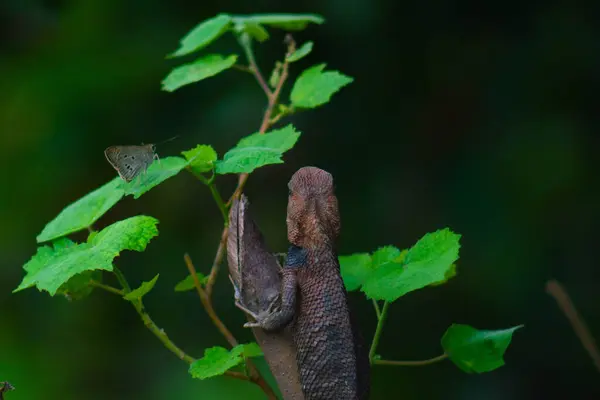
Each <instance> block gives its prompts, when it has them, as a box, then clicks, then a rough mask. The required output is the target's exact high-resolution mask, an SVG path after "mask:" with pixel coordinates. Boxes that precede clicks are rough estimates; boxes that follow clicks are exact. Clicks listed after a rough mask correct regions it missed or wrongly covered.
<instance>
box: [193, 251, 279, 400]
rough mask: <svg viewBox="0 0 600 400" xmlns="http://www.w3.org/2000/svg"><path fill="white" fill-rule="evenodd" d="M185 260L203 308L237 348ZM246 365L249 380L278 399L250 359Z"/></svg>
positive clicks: (269, 396) (194, 271)
mask: <svg viewBox="0 0 600 400" xmlns="http://www.w3.org/2000/svg"><path fill="white" fill-rule="evenodd" d="M183 260H184V261H185V265H186V267H187V269H188V272H189V273H190V275H191V276H192V280H193V281H194V286H195V287H196V291H197V292H198V297H200V301H201V302H202V306H203V307H204V309H205V310H206V313H207V314H208V316H209V317H210V319H211V320H212V322H213V324H215V326H216V327H217V329H218V330H219V331H220V332H221V334H222V335H223V336H224V337H225V339H227V342H229V344H230V345H231V347H235V346H237V345H238V342H237V340H236V339H235V337H234V336H233V335H232V334H231V332H230V331H229V329H227V327H226V326H225V324H224V323H223V321H221V319H220V318H219V317H218V316H217V313H216V312H215V310H214V308H213V306H212V301H211V298H210V297H209V296H208V293H207V292H206V291H205V290H204V289H203V288H202V285H201V284H200V280H199V279H198V274H197V273H196V268H195V267H194V263H193V262H192V259H191V258H190V256H189V255H188V254H187V253H186V254H184V256H183ZM246 365H247V366H248V368H249V369H250V378H249V379H250V380H251V381H252V382H254V383H256V384H257V385H258V386H260V388H261V389H262V390H263V391H264V392H265V394H266V395H267V397H268V398H269V399H277V396H275V393H274V392H273V389H271V387H270V386H269V384H268V383H267V382H266V381H265V380H264V378H263V377H262V376H261V375H260V373H259V372H258V370H257V369H256V367H255V366H254V364H252V361H250V359H246ZM241 375H242V376H245V375H243V374H241Z"/></svg>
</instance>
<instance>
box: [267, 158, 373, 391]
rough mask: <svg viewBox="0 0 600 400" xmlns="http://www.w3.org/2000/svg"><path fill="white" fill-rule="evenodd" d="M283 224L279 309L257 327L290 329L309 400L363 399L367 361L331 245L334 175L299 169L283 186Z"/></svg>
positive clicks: (335, 217)
mask: <svg viewBox="0 0 600 400" xmlns="http://www.w3.org/2000/svg"><path fill="white" fill-rule="evenodd" d="M288 186H289V189H290V196H289V201H288V212H287V226H288V240H289V241H290V243H291V244H292V246H291V248H290V252H289V253H288V258H287V261H286V265H285V268H284V270H283V283H282V297H281V309H280V310H279V311H276V312H274V313H272V314H270V315H269V316H267V317H265V318H261V319H260V320H259V321H257V323H258V324H259V325H260V326H261V327H263V328H264V329H266V330H277V329H280V328H282V327H284V326H286V325H287V324H288V323H290V322H291V321H292V320H293V319H294V317H295V321H294V325H293V328H292V331H293V337H294V342H295V344H296V350H297V363H298V368H299V370H300V381H301V383H302V390H303V391H304V396H305V398H306V399H307V400H317V399H318V400H334V399H348V400H353V399H360V400H363V399H367V398H368V396H369V383H368V382H369V369H370V367H369V361H368V355H367V354H366V351H365V350H366V349H365V348H364V347H363V346H362V339H361V338H360V334H359V333H358V330H357V327H356V326H353V324H352V316H351V315H350V310H349V308H348V304H347V298H346V290H345V287H344V283H343V281H342V278H341V275H340V266H339V263H338V258H337V252H336V250H335V242H336V239H337V236H338V234H339V231H340V218H339V212H338V205H337V198H336V196H335V194H334V188H333V178H332V176H331V175H330V174H329V173H328V172H326V171H323V170H321V169H319V168H315V167H304V168H301V169H300V170H298V171H297V172H296V173H295V174H294V175H293V176H292V179H291V180H290V183H289V185H288Z"/></svg>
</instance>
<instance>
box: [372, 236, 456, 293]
mask: <svg viewBox="0 0 600 400" xmlns="http://www.w3.org/2000/svg"><path fill="white" fill-rule="evenodd" d="M459 239H460V235H458V234H455V233H453V232H452V231H450V230H449V229H447V228H446V229H442V230H439V231H436V232H434V233H428V234H426V235H425V236H423V237H422V238H421V240H419V241H418V242H417V244H415V245H414V246H413V247H412V248H411V249H410V250H408V252H406V253H405V254H402V253H401V254H399V255H398V256H397V258H396V259H394V260H393V261H389V262H387V263H384V264H382V265H380V266H379V267H378V268H377V269H376V270H375V272H373V274H371V276H370V277H369V278H368V279H367V281H366V282H365V283H364V285H363V287H362V291H363V292H364V293H365V294H366V295H367V296H368V297H370V298H373V299H376V300H386V301H389V302H392V301H395V300H396V299H398V298H399V297H401V296H403V295H405V294H406V293H408V292H412V291H413V290H417V289H421V288H423V287H425V286H428V285H430V284H432V283H436V282H441V281H444V280H445V279H446V274H448V271H449V270H450V269H451V268H452V264H453V263H454V262H455V261H456V260H457V259H458V250H459V248H460V244H459Z"/></svg>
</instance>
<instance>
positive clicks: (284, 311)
mask: <svg viewBox="0 0 600 400" xmlns="http://www.w3.org/2000/svg"><path fill="white" fill-rule="evenodd" d="M306 254H307V252H306V249H303V248H302V247H299V246H294V245H292V246H290V248H289V251H288V253H287V259H286V262H285V266H284V267H283V270H282V282H281V307H280V309H279V310H278V311H274V312H272V313H270V314H269V315H267V316H265V317H264V318H258V319H256V318H255V319H256V322H248V323H246V324H244V326H245V327H247V328H251V327H260V328H263V329H265V330H267V331H271V330H277V329H281V328H283V327H285V326H286V325H287V324H289V323H290V321H291V320H292V319H293V318H294V315H295V313H296V308H297V307H296V304H297V297H298V296H297V294H298V278H297V270H298V268H301V267H303V266H304V265H305V264H306Z"/></svg>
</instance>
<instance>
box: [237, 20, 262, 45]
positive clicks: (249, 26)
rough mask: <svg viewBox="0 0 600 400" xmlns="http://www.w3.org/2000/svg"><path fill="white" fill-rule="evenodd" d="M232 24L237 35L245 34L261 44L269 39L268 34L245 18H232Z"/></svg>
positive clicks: (255, 23) (258, 25)
mask: <svg viewBox="0 0 600 400" xmlns="http://www.w3.org/2000/svg"><path fill="white" fill-rule="evenodd" d="M233 23H234V30H235V32H236V33H237V34H242V33H247V34H248V35H249V36H250V37H252V38H253V39H256V40H257V41H259V42H261V43H262V42H264V41H265V40H267V39H268V38H269V32H267V30H266V29H265V28H264V27H263V26H262V25H261V24H259V23H257V22H255V21H251V20H248V19H245V18H234V19H233Z"/></svg>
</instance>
